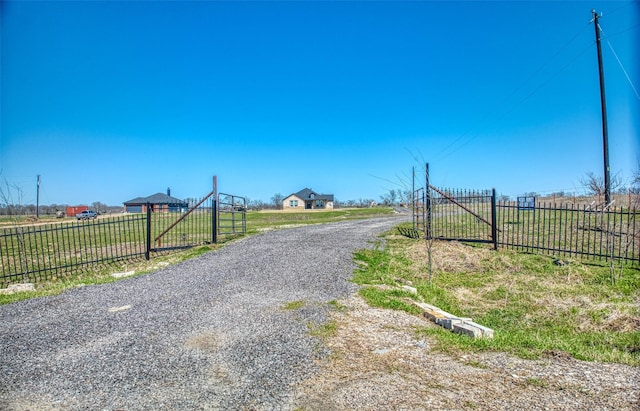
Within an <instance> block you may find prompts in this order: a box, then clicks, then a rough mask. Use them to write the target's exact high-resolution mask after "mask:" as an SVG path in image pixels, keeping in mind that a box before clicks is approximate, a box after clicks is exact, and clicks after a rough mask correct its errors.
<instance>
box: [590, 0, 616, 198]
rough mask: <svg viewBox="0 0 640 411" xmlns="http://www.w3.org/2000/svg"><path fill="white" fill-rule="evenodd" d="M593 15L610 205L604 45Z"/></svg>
mask: <svg viewBox="0 0 640 411" xmlns="http://www.w3.org/2000/svg"><path fill="white" fill-rule="evenodd" d="M591 13H593V25H594V27H595V29H596V48H597V49H598V71H599V73H600V106H601V107H602V146H603V154H604V201H605V203H606V204H607V205H608V204H609V203H611V179H610V176H609V174H610V172H611V170H610V167H609V130H608V127H607V101H606V99H605V94H604V69H603V67H602V44H601V40H600V25H599V24H598V19H599V16H598V13H596V9H593V10H591Z"/></svg>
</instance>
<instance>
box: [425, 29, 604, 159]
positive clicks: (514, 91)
mask: <svg viewBox="0 0 640 411" xmlns="http://www.w3.org/2000/svg"><path fill="white" fill-rule="evenodd" d="M590 24H591V23H590V22H589V23H587V24H585V25H584V26H583V27H581V28H580V30H578V31H577V32H576V33H575V34H574V35H573V36H572V37H571V38H570V39H569V40H568V41H567V42H565V43H564V44H563V45H562V47H560V48H559V49H558V50H557V51H556V52H555V53H554V54H553V55H551V57H549V58H548V59H547V60H546V61H545V62H544V63H543V64H542V65H540V66H539V67H538V69H536V70H534V71H533V73H532V74H530V75H529V76H528V77H527V78H526V79H525V80H524V81H523V82H522V83H521V85H520V86H518V87H516V88H515V89H514V90H513V91H512V92H511V93H509V95H508V96H507V97H505V103H506V102H507V101H508V100H510V99H511V98H512V97H513V96H514V95H515V94H516V93H517V92H519V91H520V90H522V89H523V88H524V87H525V86H526V85H527V84H529V83H531V82H532V80H533V79H534V78H535V77H536V76H537V75H538V74H539V73H540V72H542V71H543V70H544V69H545V68H546V67H548V66H549V65H550V64H551V62H552V61H555V59H556V57H557V56H558V55H560V54H561V53H562V52H563V51H564V50H565V49H566V48H567V47H569V46H570V45H571V44H572V43H573V42H574V41H575V40H576V39H577V38H578V37H579V36H580V35H581V34H582V32H584V31H585V29H586V28H587V27H589V25H590ZM592 44H593V43H591V44H590V45H589V46H588V47H587V48H585V49H584V50H583V51H581V52H580V53H579V54H578V55H577V56H576V57H575V58H574V59H573V60H572V61H571V62H570V63H569V64H567V65H565V66H564V67H562V68H561V69H560V70H559V71H557V72H556V73H555V74H553V75H552V76H551V77H549V78H548V79H547V80H546V81H544V82H543V83H542V84H541V85H539V86H537V87H536V88H535V89H534V90H533V91H532V92H531V93H529V94H528V95H526V96H525V97H524V98H522V99H521V100H520V101H518V102H517V103H516V104H515V105H511V107H510V109H509V110H507V111H506V112H504V113H503V114H501V115H499V117H497V120H502V119H503V118H505V117H506V116H507V115H509V114H511V113H512V112H513V111H515V109H516V108H517V107H518V106H519V105H521V104H522V103H524V102H525V101H527V100H528V99H529V98H531V97H532V96H533V95H535V94H536V93H537V92H538V91H539V90H540V89H542V88H543V87H544V86H546V85H547V84H548V83H549V82H550V81H551V80H553V79H554V78H555V77H557V75H558V74H560V73H561V72H563V71H564V70H566V69H567V68H568V67H569V66H571V65H572V64H573V63H574V62H575V61H576V60H577V59H578V58H580V57H581V56H582V55H583V54H584V53H586V51H587V50H588V49H589V48H591V46H592ZM491 116H492V114H487V115H485V116H484V117H483V118H482V119H481V124H483V125H484V124H485V123H486V122H487V121H488V120H489V118H490V117H491ZM481 128H484V127H481ZM469 134H470V133H469V132H468V131H467V132H465V133H464V134H462V135H461V136H459V137H457V138H456V139H455V140H454V141H452V142H451V143H449V144H448V145H447V146H446V147H445V148H443V149H442V150H440V151H439V152H438V153H437V154H436V156H439V157H437V158H436V160H442V159H444V158H447V157H449V156H450V155H452V154H454V153H455V152H457V151H459V150H460V149H462V148H463V147H464V146H466V145H467V144H469V143H470V142H472V141H473V140H475V139H476V138H477V137H478V136H479V135H480V134H481V133H479V132H478V133H474V134H473V135H472V136H471V137H470V138H468V139H467V140H466V141H464V142H463V143H462V144H460V145H459V146H457V147H456V148H455V149H454V150H452V151H451V152H449V153H447V154H442V153H446V151H447V150H448V149H449V148H451V147H454V146H455V145H456V144H457V143H458V142H459V141H461V140H462V139H463V138H464V137H466V136H467V135H469ZM441 154H442V155H441Z"/></svg>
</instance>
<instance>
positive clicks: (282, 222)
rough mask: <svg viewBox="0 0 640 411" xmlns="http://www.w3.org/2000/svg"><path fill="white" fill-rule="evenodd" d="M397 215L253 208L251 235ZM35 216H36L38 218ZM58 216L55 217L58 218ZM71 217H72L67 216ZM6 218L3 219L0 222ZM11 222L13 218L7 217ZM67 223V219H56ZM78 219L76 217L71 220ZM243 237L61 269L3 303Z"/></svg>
mask: <svg viewBox="0 0 640 411" xmlns="http://www.w3.org/2000/svg"><path fill="white" fill-rule="evenodd" d="M389 215H393V209H391V208H386V207H375V208H362V209H355V208H354V209H336V210H333V211H305V212H284V211H264V212H259V211H250V212H247V235H255V234H258V233H260V232H263V231H268V230H276V229H283V228H288V227H294V226H301V225H308V224H322V223H328V222H334V221H344V220H354V219H365V218H372V217H384V216H389ZM34 218H35V217H34ZM54 220H55V218H53V217H52V218H51V221H54ZM67 220H68V219H67ZM2 221H3V220H1V219H0V222H2ZM7 221H9V220H7ZM10 221H11V222H12V223H13V224H16V222H17V223H18V224H32V223H33V221H31V220H30V219H29V218H27V217H25V218H21V219H18V220H16V219H15V218H14V219H12V220H10ZM56 221H58V222H60V223H66V222H68V221H66V220H64V219H63V220H56ZM69 221H75V220H69ZM239 238H241V237H240V236H227V237H223V238H221V239H220V242H219V244H211V245H204V246H197V247H192V248H189V249H186V250H177V251H172V252H170V253H161V254H155V253H152V256H151V259H150V260H149V261H147V260H144V259H143V258H137V259H130V260H120V261H115V262H109V263H102V264H97V265H89V266H84V267H80V268H77V269H75V270H73V271H69V272H60V273H59V274H57V275H56V276H55V277H54V278H52V279H51V280H49V281H42V282H38V283H37V284H36V290H35V291H23V292H17V293H13V294H0V305H1V304H8V303H12V302H15V301H19V300H25V299H29V298H34V297H43V296H47V295H55V294H59V293H61V292H63V291H64V290H66V289H69V288H74V287H82V286H87V285H92V284H103V283H109V282H113V281H118V279H117V278H114V277H113V276H112V274H114V273H118V272H128V271H135V274H133V276H135V275H142V274H146V273H149V272H153V271H156V270H158V269H160V268H162V267H165V266H167V265H172V264H176V263H179V262H182V261H185V260H188V259H191V258H194V257H197V256H199V255H202V254H204V253H206V252H209V251H211V250H215V249H217V248H220V247H222V246H224V244H225V243H227V242H230V241H234V240H237V239H239Z"/></svg>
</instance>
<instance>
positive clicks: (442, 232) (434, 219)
mask: <svg viewBox="0 0 640 411" xmlns="http://www.w3.org/2000/svg"><path fill="white" fill-rule="evenodd" d="M414 198H415V201H416V204H414V229H413V230H403V231H401V232H402V233H403V234H404V235H407V236H410V237H416V235H415V234H416V233H417V232H420V233H422V236H423V237H426V238H431V239H441V240H458V241H464V242H485V243H493V246H494V248H496V249H497V248H498V247H504V248H509V249H515V250H518V251H524V252H543V253H548V254H551V255H553V256H557V257H563V256H567V257H582V258H587V259H602V260H623V261H629V262H635V263H640V210H638V209H634V208H622V207H617V208H616V207H605V208H603V207H600V208H594V207H593V206H586V205H585V206H579V205H578V206H576V205H573V204H564V205H559V206H556V205H555V204H553V203H549V204H547V203H536V201H535V199H533V200H531V201H528V202H526V204H525V205H526V206H524V207H523V205H522V204H519V203H517V202H510V201H507V202H496V198H495V190H481V191H477V190H451V189H438V188H436V187H431V186H430V187H429V194H428V195H424V196H415V197H414ZM423 204H424V205H423ZM421 223H422V224H421Z"/></svg>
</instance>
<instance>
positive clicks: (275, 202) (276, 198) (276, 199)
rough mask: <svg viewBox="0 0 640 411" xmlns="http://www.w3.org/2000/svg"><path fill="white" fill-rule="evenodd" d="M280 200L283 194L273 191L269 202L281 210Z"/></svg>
mask: <svg viewBox="0 0 640 411" xmlns="http://www.w3.org/2000/svg"><path fill="white" fill-rule="evenodd" d="M282 200H284V196H283V195H282V194H280V193H275V194H274V195H273V197H271V202H272V203H273V205H274V206H275V208H276V210H282Z"/></svg>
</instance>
